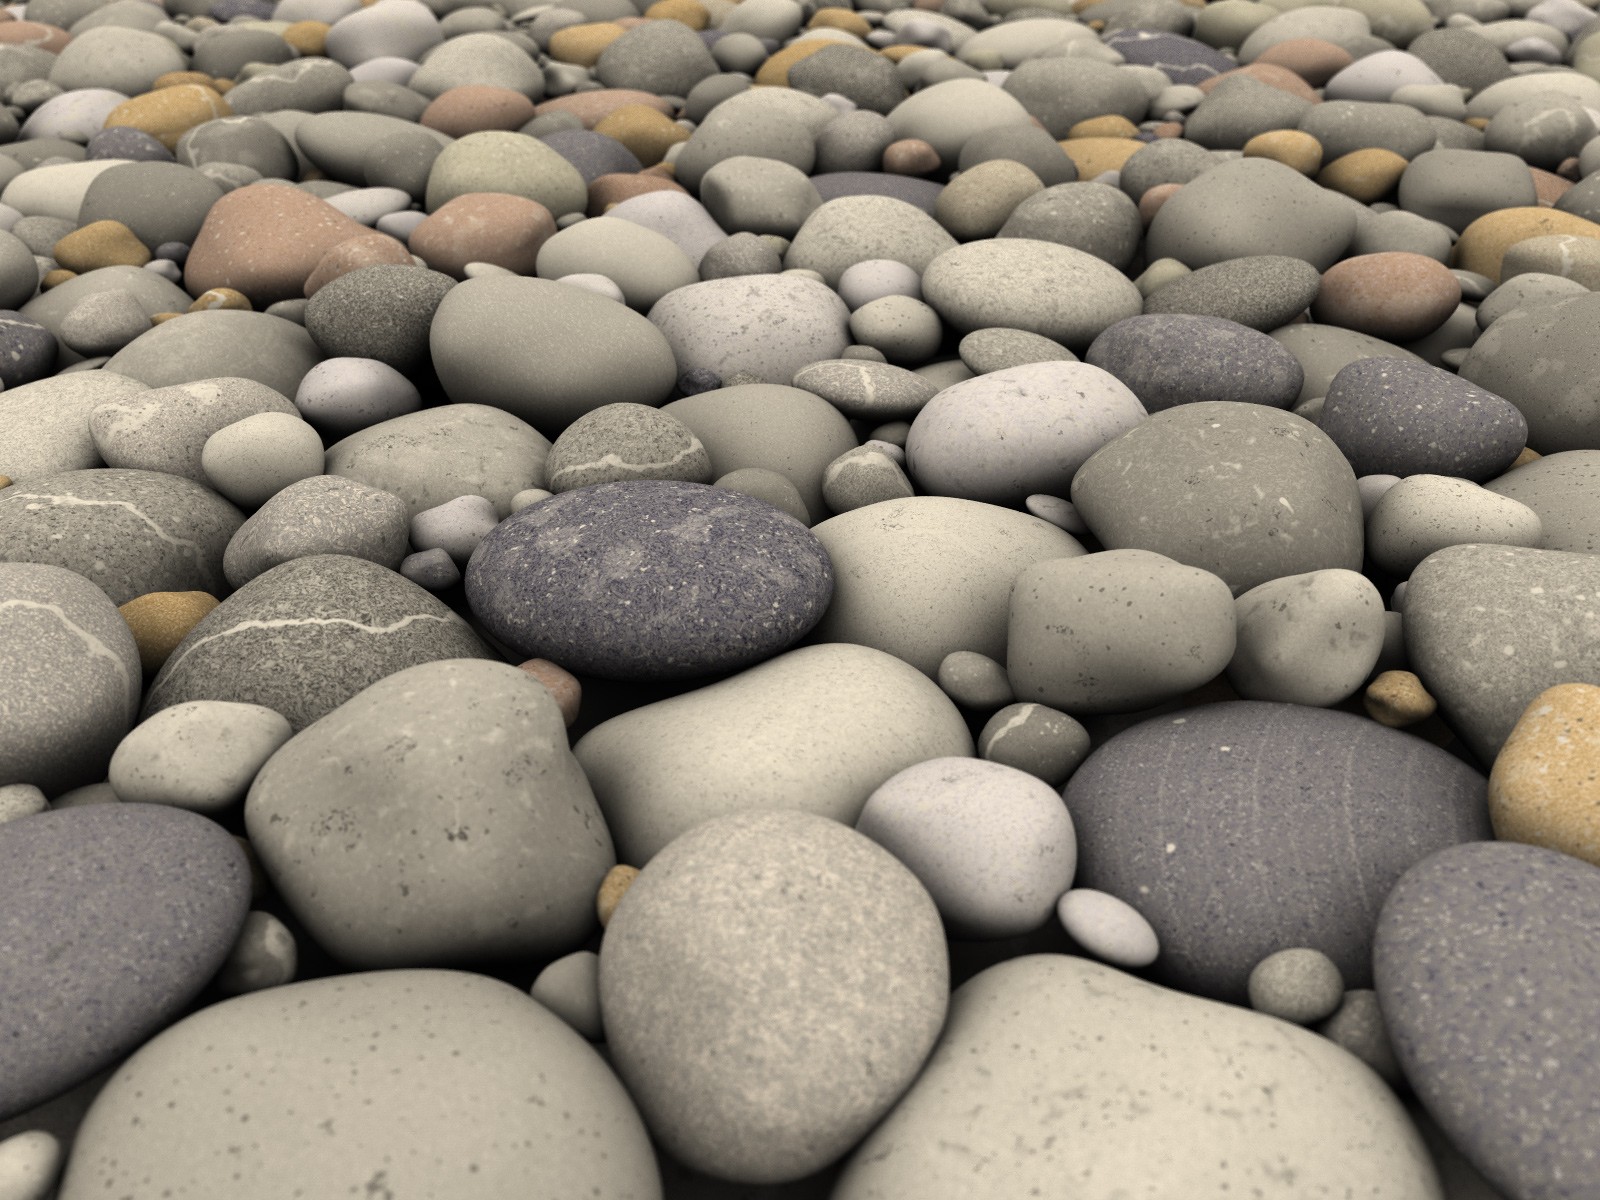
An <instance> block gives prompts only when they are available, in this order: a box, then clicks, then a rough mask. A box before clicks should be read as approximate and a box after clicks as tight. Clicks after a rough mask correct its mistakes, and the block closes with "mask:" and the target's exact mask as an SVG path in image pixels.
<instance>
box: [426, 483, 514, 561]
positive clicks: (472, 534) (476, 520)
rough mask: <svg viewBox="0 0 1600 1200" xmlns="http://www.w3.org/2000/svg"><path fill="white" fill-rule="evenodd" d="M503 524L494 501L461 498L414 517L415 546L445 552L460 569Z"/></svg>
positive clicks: (483, 498) (472, 497)
mask: <svg viewBox="0 0 1600 1200" xmlns="http://www.w3.org/2000/svg"><path fill="white" fill-rule="evenodd" d="M499 523H500V517H499V514H498V513H496V512H495V507H494V501H492V500H489V499H487V498H486V497H483V496H457V497H456V498H455V499H454V500H447V501H445V502H444V503H443V504H438V505H435V506H434V507H433V508H429V509H424V510H423V511H422V512H419V513H418V514H417V515H416V516H414V517H412V518H411V544H412V545H413V546H415V547H416V548H417V549H418V550H443V551H444V552H445V553H446V554H448V555H449V556H450V558H451V559H452V560H453V561H454V562H455V564H456V565H457V566H464V565H465V564H466V561H467V560H468V559H469V558H471V557H472V552H473V551H474V550H476V549H477V548H478V543H479V542H481V541H483V539H484V538H486V537H487V536H489V531H490V530H491V529H493V528H494V527H495V526H496V525H498V524H499Z"/></svg>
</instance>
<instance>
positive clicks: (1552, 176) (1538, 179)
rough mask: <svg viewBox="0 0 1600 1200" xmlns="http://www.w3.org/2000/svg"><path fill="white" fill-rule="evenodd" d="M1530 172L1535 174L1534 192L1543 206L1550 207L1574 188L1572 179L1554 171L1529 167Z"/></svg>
mask: <svg viewBox="0 0 1600 1200" xmlns="http://www.w3.org/2000/svg"><path fill="white" fill-rule="evenodd" d="M1528 174H1529V175H1532V176H1533V194H1534V195H1535V196H1536V197H1537V198H1538V201H1539V204H1540V206H1541V207H1543V208H1549V207H1550V206H1551V205H1552V204H1554V203H1555V202H1556V201H1557V200H1559V199H1561V197H1563V196H1565V195H1566V194H1567V192H1568V191H1569V190H1571V188H1572V183H1573V181H1572V180H1570V179H1563V178H1562V177H1561V176H1560V175H1557V174H1556V173H1555V172H1554V171H1545V170H1541V169H1540V168H1538V167H1529V168H1528Z"/></svg>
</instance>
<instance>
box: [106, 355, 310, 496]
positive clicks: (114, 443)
mask: <svg viewBox="0 0 1600 1200" xmlns="http://www.w3.org/2000/svg"><path fill="white" fill-rule="evenodd" d="M264 412H279V413H287V414H289V415H290V416H294V415H296V412H295V407H294V405H293V404H291V403H290V402H289V400H288V399H287V398H286V397H284V396H283V395H282V394H280V393H279V392H276V391H274V390H273V389H272V388H269V387H267V386H266V385H265V384H262V383H257V382H256V381H255V380H253V379H240V378H221V379H202V380H196V381H195V382H194V383H180V384H177V385H175V386H173V387H164V388H151V389H150V390H149V391H144V392H138V393H136V394H134V395H129V396H122V397H118V398H117V399H115V400H108V401H106V402H105V403H104V404H101V405H99V406H98V407H97V408H95V410H94V411H93V412H92V413H90V414H89V434H90V436H91V437H93V438H94V444H95V448H96V449H97V450H99V452H100V457H101V458H103V459H104V460H105V463H106V465H107V466H108V467H127V468H132V469H134V470H140V471H160V472H162V473H164V474H167V475H178V476H181V477H182V478H184V479H190V480H193V481H194V482H195V483H200V484H208V483H209V481H208V480H207V479H206V473H205V471H203V470H202V469H201V467H200V452H201V450H203V449H204V448H205V444H206V439H207V438H209V437H210V436H211V435H212V434H213V433H216V432H217V430H219V429H222V428H224V427H225V426H228V425H232V424H233V423H234V422H235V421H242V420H244V419H245V418H246V417H253V416H255V415H256V414H257V413H264Z"/></svg>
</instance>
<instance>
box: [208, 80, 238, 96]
mask: <svg viewBox="0 0 1600 1200" xmlns="http://www.w3.org/2000/svg"><path fill="white" fill-rule="evenodd" d="M234 86H235V85H234V81H233V80H231V79H213V80H212V81H211V90H212V91H214V92H216V93H217V95H219V96H226V95H227V94H228V93H229V92H231V91H233V89H234Z"/></svg>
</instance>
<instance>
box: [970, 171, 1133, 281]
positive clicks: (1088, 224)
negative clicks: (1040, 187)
mask: <svg viewBox="0 0 1600 1200" xmlns="http://www.w3.org/2000/svg"><path fill="white" fill-rule="evenodd" d="M1143 233H1144V221H1143V220H1142V219H1141V218H1140V216H1139V208H1138V206H1137V205H1136V204H1134V202H1133V201H1132V200H1130V199H1128V197H1127V196H1125V195H1124V194H1123V193H1122V192H1120V191H1118V190H1117V189H1116V188H1113V187H1107V186H1106V185H1105V184H1103V183H1059V184H1056V185H1055V186H1054V187H1048V188H1045V189H1044V191H1042V192H1035V193H1034V194H1033V195H1031V196H1029V197H1027V198H1026V199H1025V200H1023V201H1022V202H1021V203H1020V204H1018V205H1017V206H1016V207H1015V208H1013V209H1012V210H1011V215H1010V216H1009V217H1007V218H1006V221H1005V224H1004V225H1002V226H1001V227H1000V232H999V233H997V234H995V236H996V237H1001V238H1031V239H1033V240H1034V241H1038V242H1054V243H1056V244H1057V245H1059V246H1071V247H1072V248H1073V249H1076V250H1082V251H1085V252H1086V253H1088V254H1092V255H1094V256H1095V257H1096V258H1098V259H1100V260H1101V261H1103V262H1107V263H1110V264H1111V265H1112V266H1113V267H1116V268H1117V269H1118V270H1119V271H1120V270H1122V269H1123V268H1125V267H1127V265H1128V264H1129V263H1131V262H1132V261H1133V256H1134V254H1135V253H1137V251H1138V249H1139V239H1140V237H1141V236H1142V235H1143Z"/></svg>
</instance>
